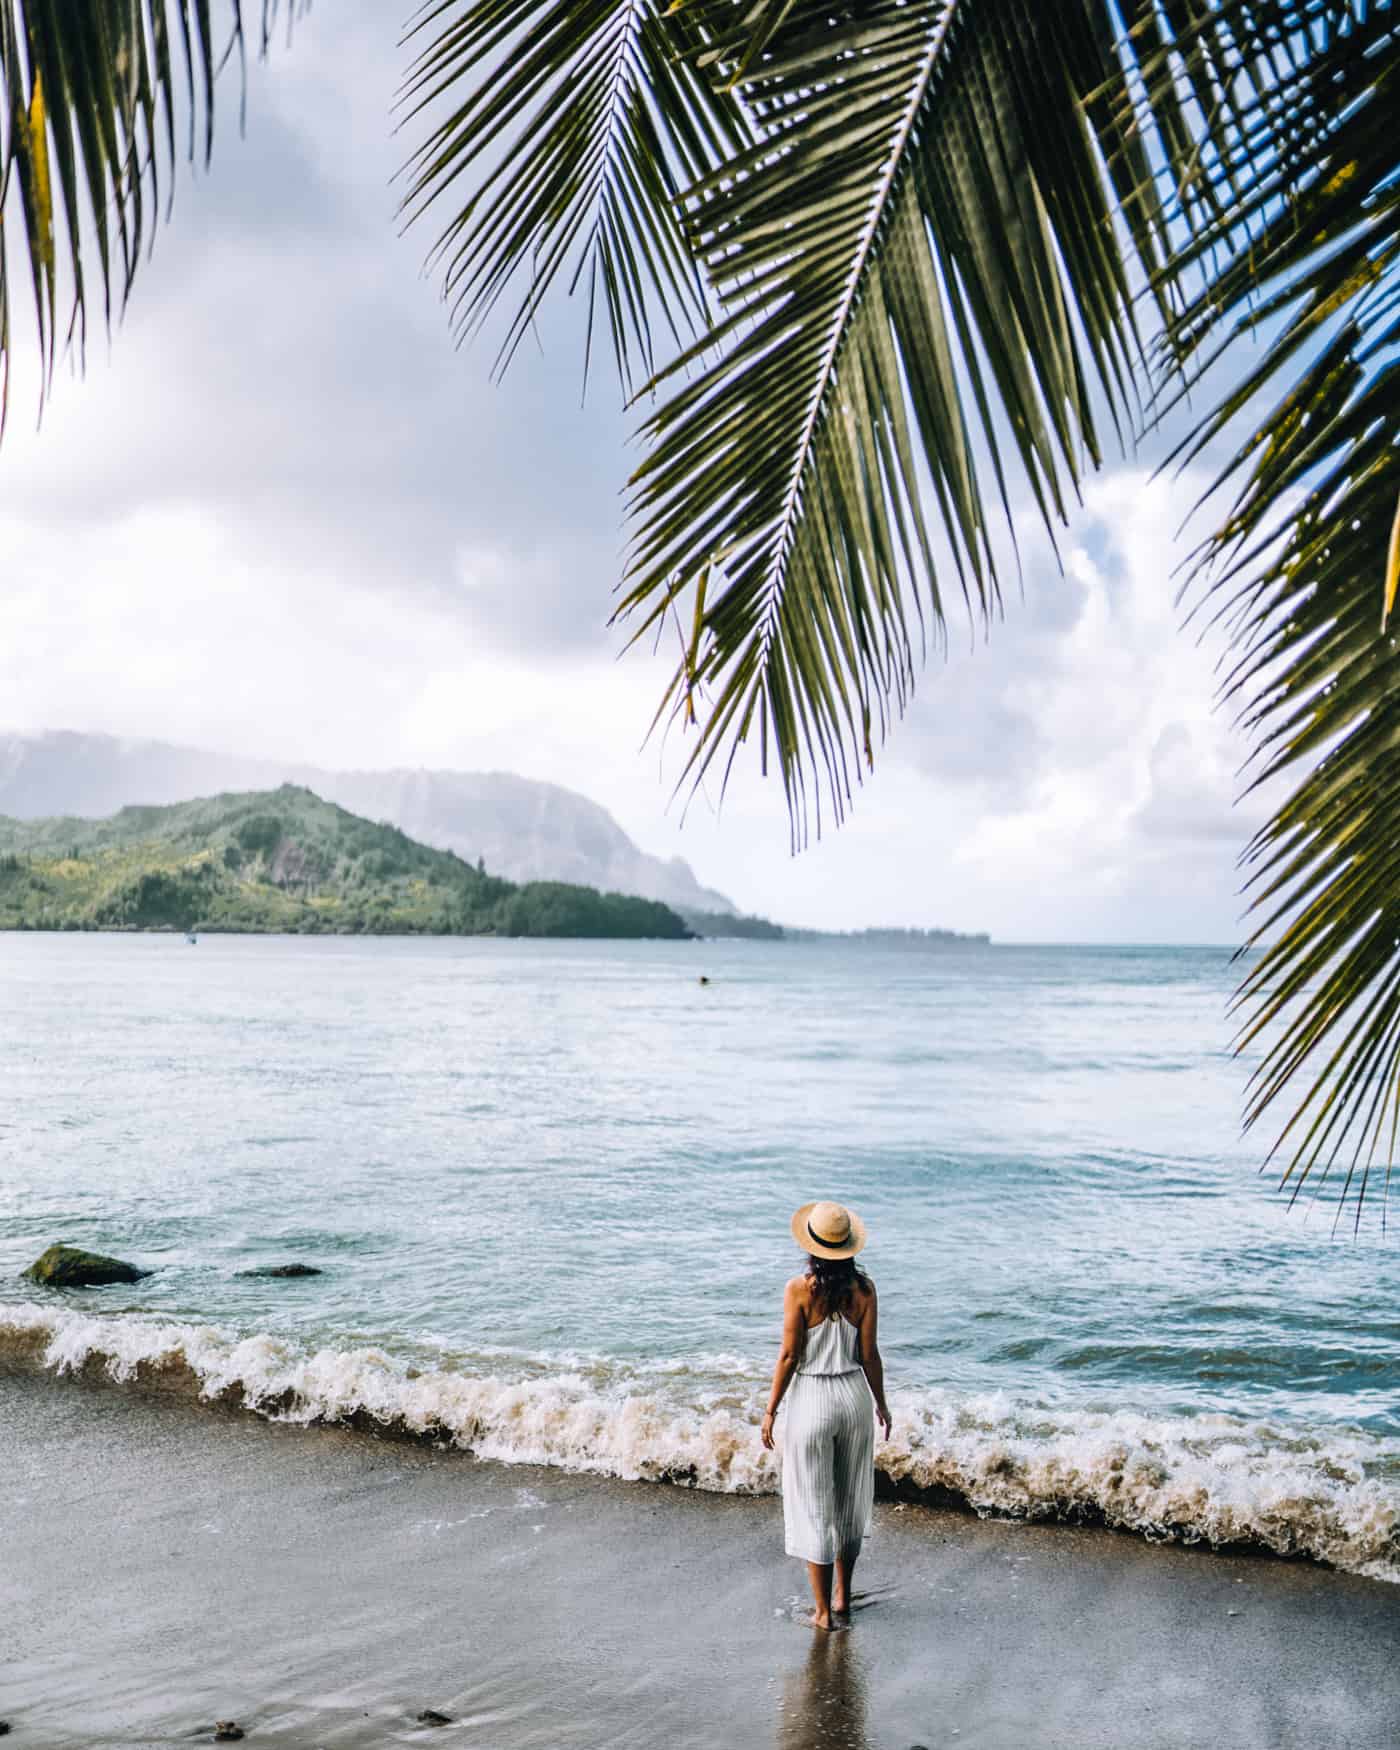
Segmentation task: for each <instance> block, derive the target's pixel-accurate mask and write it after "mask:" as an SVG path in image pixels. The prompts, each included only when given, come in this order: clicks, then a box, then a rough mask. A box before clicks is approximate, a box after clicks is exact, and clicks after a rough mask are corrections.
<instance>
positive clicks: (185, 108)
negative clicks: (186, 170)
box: [0, 0, 277, 410]
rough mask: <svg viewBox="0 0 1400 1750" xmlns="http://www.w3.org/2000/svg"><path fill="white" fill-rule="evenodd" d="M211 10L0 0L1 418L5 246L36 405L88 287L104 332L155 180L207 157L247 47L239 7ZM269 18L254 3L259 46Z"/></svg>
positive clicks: (158, 194)
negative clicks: (36, 372) (19, 292)
mask: <svg viewBox="0 0 1400 1750" xmlns="http://www.w3.org/2000/svg"><path fill="white" fill-rule="evenodd" d="M220 10H221V13H222V17H221V19H220V20H218V21H216V20H215V18H214V17H213V16H212V15H211V8H210V4H209V0H83V3H82V4H75V3H74V0H0V410H2V409H3V406H4V404H5V402H6V401H7V399H8V384H9V361H10V317H11V304H10V297H11V277H12V275H13V274H14V272H15V269H14V267H13V266H12V264H11V261H10V256H9V250H10V249H11V248H12V247H14V246H15V241H16V237H17V238H18V244H19V247H20V248H21V249H22V250H23V252H24V253H25V255H27V258H28V265H29V278H30V280H31V283H32V286H33V293H34V302H35V308H36V312H37V325H38V337H39V352H40V360H41V384H40V387H41V394H42V393H43V391H44V390H46V389H47V387H48V384H49V382H50V381H51V378H52V373H53V366H54V360H55V356H56V352H57V348H58V346H59V343H60V336H61V335H62V336H63V338H64V339H65V340H66V341H70V342H71V341H76V343H77V345H78V347H79V349H80V350H81V347H82V345H83V342H84V339H85V337H86V329H87V314H88V304H89V299H90V296H91V295H92V288H93V282H94V281H95V282H96V285H97V288H98V292H99V295H100V298H101V308H102V312H103V316H104V319H105V320H107V321H110V319H111V314H112V309H113V305H114V303H115V304H118V305H119V304H121V303H122V302H123V301H124V300H125V298H126V296H127V294H128V293H129V291H130V290H131V284H132V281H133V279H134V277H135V274H136V270H137V265H138V263H139V262H140V260H141V256H142V253H143V249H144V248H145V246H146V245H147V244H148V242H149V240H150V235H151V226H152V218H153V215H154V214H156V213H157V212H158V211H159V209H160V206H161V198H162V176H163V175H165V176H169V175H171V173H173V170H174V166H175V164H176V162H177V160H178V159H179V158H180V157H181V156H182V155H184V154H188V155H189V156H190V157H191V158H193V157H194V156H195V155H196V154H197V153H201V152H202V154H203V155H204V156H205V157H206V158H207V156H208V154H209V151H210V149H211V146H212V141H213V117H214V84H215V76H216V73H217V71H218V68H219V67H220V65H221V64H222V63H223V61H224V60H226V59H227V58H228V56H229V54H230V53H231V52H234V51H237V52H239V53H240V54H241V52H242V48H243V42H244V32H243V17H242V8H241V5H240V0H223V4H222V7H221V9H220ZM276 10H277V5H276V0H263V32H264V41H265V40H266V33H267V31H268V30H269V29H270V27H271V24H272V20H273V16H274V14H275V12H276ZM12 181H13V182H17V183H18V194H19V201H18V209H19V219H20V228H19V229H17V231H16V234H15V236H11V235H10V234H9V228H10V225H11V223H12V220H13V217H14V212H15V203H14V202H11V201H7V198H6V197H7V195H8V194H9V190H10V187H11V184H12ZM94 258H95V259H94ZM70 291H71V300H72V301H71V313H70V314H69V315H68V317H67V321H66V325H65V321H64V317H63V314H62V312H61V310H60V303H61V302H62V303H63V304H67V302H68V295H69V293H70Z"/></svg>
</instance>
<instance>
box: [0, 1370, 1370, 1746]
mask: <svg viewBox="0 0 1400 1750" xmlns="http://www.w3.org/2000/svg"><path fill="white" fill-rule="evenodd" d="M0 1527H3V1532H4V1540H5V1544H6V1546H7V1554H8V1555H9V1557H10V1559H9V1560H8V1561H7V1562H5V1563H4V1564H0V1617H3V1620H4V1621H5V1622H6V1623H7V1625H8V1627H9V1630H10V1632H9V1633H8V1634H7V1640H8V1642H9V1643H10V1644H9V1645H8V1646H7V1649H6V1660H5V1672H4V1676H3V1700H0V1716H2V1717H4V1718H6V1719H8V1720H9V1721H10V1722H11V1725H12V1728H13V1742H14V1743H15V1744H16V1746H17V1750H19V1747H23V1750H28V1747H30V1746H40V1747H42V1750H69V1747H70V1746H71V1747H76V1746H78V1745H91V1744H100V1743H109V1742H110V1743H115V1742H117V1741H120V1742H121V1743H122V1744H123V1745H124V1746H133V1745H138V1746H139V1745H147V1744H150V1745H155V1744H163V1745H168V1744H169V1743H170V1742H172V1741H179V1740H183V1741H186V1742H189V1741H199V1739H200V1735H201V1734H200V1732H199V1728H200V1727H202V1726H206V1725H210V1724H211V1723H212V1722H213V1721H214V1720H215V1719H229V1718H232V1719H236V1720H237V1721H238V1722H239V1723H240V1724H241V1725H242V1726H243V1727H244V1729H245V1731H246V1732H247V1734H248V1738H247V1741H248V1742H249V1743H250V1744H254V1743H258V1742H261V1741H267V1742H270V1743H279V1744H284V1745H288V1746H305V1747H307V1750H310V1747H311V1746H314V1745H323V1746H327V1747H332V1746H334V1747H337V1750H338V1747H344V1750H360V1747H361V1746H364V1747H366V1750H367V1747H368V1746H369V1745H371V1744H379V1745H383V1744H387V1743H399V1742H403V1743H419V1742H423V1741H426V1740H428V1739H429V1738H431V1731H430V1729H429V1728H426V1727H423V1726H419V1725H417V1724H416V1723H415V1718H414V1716H415V1715H416V1714H417V1713H418V1712H420V1711H421V1710H423V1709H425V1708H435V1709H437V1710H439V1711H440V1712H442V1713H444V1714H446V1715H448V1716H450V1717H451V1718H452V1720H453V1721H454V1722H455V1723H456V1724H457V1725H459V1726H460V1727H462V1728H464V1729H465V1736H464V1738H462V1739H460V1740H457V1741H465V1742H473V1743H475V1742H481V1743H489V1744H490V1745H492V1746H493V1750H583V1747H585V1746H588V1747H592V1746H598V1747H599V1750H601V1747H602V1746H603V1745H608V1746H635V1747H636V1750H643V1746H651V1745H662V1744H664V1745H666V1746H667V1747H668V1750H686V1747H693V1750H709V1747H711V1746H714V1747H716V1750H718V1747H719V1746H730V1745H733V1746H740V1747H747V1746H749V1745H753V1746H776V1747H777V1750H808V1747H815V1746H818V1745H826V1744H832V1745H835V1744H843V1745H846V1746H849V1747H854V1750H886V1746H890V1747H898V1750H904V1747H905V1746H908V1745H910V1744H914V1743H921V1744H926V1745H929V1746H933V1745H942V1744H958V1745H962V1746H966V1745H979V1746H983V1747H985V1750H1000V1747H1002V1746H1005V1747H1006V1750H1013V1747H1014V1750H1022V1747H1025V1750H1031V1747H1034V1750H1095V1747H1102V1750H1121V1747H1122V1746H1124V1745H1127V1744H1132V1745H1133V1746H1134V1747H1135V1750H1157V1747H1160V1750H1168V1747H1171V1750H1178V1747H1181V1746H1190V1745H1197V1744H1199V1745H1201V1746H1203V1747H1204V1746H1205V1745H1212V1746H1216V1745H1226V1744H1228V1745H1229V1746H1230V1747H1231V1750H1287V1747H1291V1746H1294V1745H1296V1746H1299V1747H1300V1750H1302V1747H1303V1746H1307V1747H1308V1750H1313V1747H1315V1746H1316V1745H1318V1744H1322V1743H1325V1744H1327V1745H1328V1746H1329V1750H1349V1747H1350V1746H1353V1745H1354V1746H1357V1747H1358V1750H1359V1747H1360V1746H1363V1745H1366V1746H1373V1745H1376V1744H1380V1743H1385V1742H1390V1741H1395V1739H1396V1738H1397V1737H1400V1679H1398V1678H1397V1677H1396V1675H1395V1672H1394V1663H1393V1647H1394V1644H1395V1635H1396V1631H1397V1629H1400V1593H1397V1590H1396V1588H1395V1587H1393V1586H1389V1585H1386V1584H1384V1583H1382V1582H1379V1581H1371V1580H1366V1579H1361V1578H1357V1577H1355V1576H1351V1575H1346V1574H1339V1573H1336V1572H1334V1571H1331V1570H1328V1569H1325V1568H1322V1567H1320V1566H1317V1565H1314V1564H1310V1563H1309V1564H1304V1563H1299V1562H1285V1561H1278V1560H1273V1561H1261V1560H1259V1559H1257V1558H1256V1557H1253V1556H1248V1557H1239V1556H1233V1555H1228V1554H1218V1553H1209V1552H1204V1551H1200V1550H1195V1549H1189V1548H1183V1547H1181V1546H1179V1545H1157V1546H1154V1545H1151V1544H1148V1543H1146V1542H1144V1541H1142V1540H1140V1539H1135V1538H1126V1537H1122V1536H1119V1535H1116V1534H1113V1533H1110V1532H1109V1531H1106V1530H1100V1529H1096V1528H1089V1527H1082V1526H1074V1525H1064V1524H1055V1525H1041V1524H1027V1523H1024V1522H1009V1521H985V1520H981V1519H978V1518H976V1517H974V1516H972V1515H970V1514H968V1513H966V1512H952V1511H948V1510H940V1509H932V1508H927V1507H914V1506H904V1505H902V1504H899V1503H895V1504H884V1505H881V1506H879V1507H878V1508H877V1512H876V1532H875V1535H874V1537H873V1538H872V1540H871V1543H870V1545H869V1546H868V1549H867V1553H866V1555H865V1556H864V1557H863V1559H862V1562H861V1566H860V1568H859V1570H858V1573H857V1594H858V1597H859V1598H860V1603H861V1608H860V1609H859V1610H858V1611H857V1613H856V1616H855V1620H854V1623H853V1626H852V1628H851V1629H850V1630H849V1631H848V1632H846V1633H844V1634H840V1635H836V1636H818V1635H816V1634H814V1632H813V1631H812V1630H810V1629H808V1628H805V1627H803V1626H801V1625H800V1623H799V1622H798V1621H796V1620H795V1614H796V1609H797V1601H798V1600H799V1599H800V1595H801V1593H802V1591H803V1590H805V1585H804V1575H803V1571H802V1569H801V1565H800V1564H798V1563H796V1562H792V1561H790V1560H789V1559H788V1558H786V1557H784V1556H783V1554H782V1551H781V1534H780V1516H779V1510H778V1506H777V1502H776V1500H774V1499H773V1498H772V1497H766V1496H753V1495H727V1496H718V1495H713V1494H705V1493H701V1492H699V1491H694V1490H688V1489H683V1488H670V1489H663V1488H657V1487H655V1486H651V1485H648V1484H645V1483H626V1482H620V1481H617V1480H615V1479H612V1478H607V1477H602V1476H593V1475H580V1474H577V1473H570V1472H564V1471H561V1470H556V1469H550V1468H546V1467H539V1466H531V1465H504V1464H498V1463H494V1462H491V1461H488V1460H478V1459H473V1458H471V1457H470V1456H468V1455H466V1454H464V1453H461V1452H457V1451H443V1450H440V1449H437V1448H435V1447H433V1446H431V1445H428V1444H424V1443H422V1442H421V1441H420V1442H417V1443H410V1442H407V1441H402V1440H386V1439H376V1438H367V1437H366V1436H365V1435H364V1434H363V1433H356V1432H353V1431H350V1430H348V1429H344V1428H338V1427H335V1426H317V1427H303V1426H292V1425H287V1424H279V1423H273V1422H268V1421H266V1420H264V1419H262V1418H259V1417H256V1416H249V1415H247V1414H246V1413H244V1412H242V1411H239V1410H233V1409H229V1408H226V1407H221V1406H218V1405H214V1406H210V1405H208V1404H204V1405H198V1404H195V1403H193V1402H190V1401H188V1400H187V1399H185V1398H183V1397H182V1396H181V1395H180V1394H179V1393H178V1392H170V1391H169V1390H165V1391H155V1392H152V1391H151V1390H150V1389H149V1388H147V1387H140V1386H138V1387H135V1388H132V1387H114V1386H113V1385H111V1384H110V1383H109V1382H105V1381H104V1382H94V1381H92V1380H89V1379H83V1378H68V1379H64V1380H55V1379H53V1378H52V1377H45V1376H38V1377H36V1376H34V1375H33V1374H31V1373H29V1372H28V1371H26V1370H21V1369H16V1368H9V1369H4V1368H0ZM205 1735H206V1736H207V1734H205ZM447 1741H448V1742H451V1741H453V1740H451V1739H448V1740H447Z"/></svg>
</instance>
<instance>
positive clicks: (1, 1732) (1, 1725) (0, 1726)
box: [0, 1720, 10, 1738]
mask: <svg viewBox="0 0 1400 1750" xmlns="http://www.w3.org/2000/svg"><path fill="white" fill-rule="evenodd" d="M9 1729H10V1722H9V1721H8V1720H0V1738H3V1737H4V1736H5V1734H6V1732H8V1731H9Z"/></svg>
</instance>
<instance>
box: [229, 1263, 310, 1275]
mask: <svg viewBox="0 0 1400 1750" xmlns="http://www.w3.org/2000/svg"><path fill="white" fill-rule="evenodd" d="M238 1274H239V1275H240V1276H319V1275H320V1274H321V1271H320V1270H319V1269H318V1268H317V1267H316V1265H315V1264H264V1265H263V1266H262V1268H261V1269H258V1270H240V1271H239V1272H238Z"/></svg>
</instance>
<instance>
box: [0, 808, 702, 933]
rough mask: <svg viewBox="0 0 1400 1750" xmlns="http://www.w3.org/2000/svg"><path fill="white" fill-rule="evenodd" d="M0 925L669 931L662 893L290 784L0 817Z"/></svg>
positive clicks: (679, 929)
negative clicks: (513, 876) (497, 865)
mask: <svg viewBox="0 0 1400 1750" xmlns="http://www.w3.org/2000/svg"><path fill="white" fill-rule="evenodd" d="M0 929H4V930H182V931H186V932H211V931H230V932H234V931H248V932H255V933H265V932H292V933H296V934H301V935H440V936H548V937H570V936H573V937H603V938H639V937H649V938H658V937H659V938H662V939H665V940H673V941H676V940H679V941H684V940H687V939H688V938H690V937H691V936H692V934H693V933H694V932H692V931H691V930H690V929H689V928H688V926H687V925H686V923H685V921H684V920H683V919H682V918H681V917H680V915H679V914H678V913H677V912H675V911H673V910H672V909H671V907H670V906H668V905H663V904H662V903H661V902H660V901H658V900H651V899H639V898H636V897H634V896H633V895H630V894H622V893H600V892H599V891H598V890H597V889H596V888H593V887H584V886H575V885H573V884H571V883H568V882H563V881H528V882H523V883H516V882H511V881H504V880H502V879H501V878H500V877H499V876H495V875H491V874H489V873H488V872H487V870H486V868H485V865H484V864H483V863H482V862H481V861H480V860H478V861H477V862H476V863H471V862H468V861H467V860H466V859H465V858H463V857H459V856H458V855H457V854H456V853H455V852H453V851H441V850H434V849H433V848H432V847H431V846H429V845H424V844H419V843H418V842H417V840H415V839H411V838H409V836H408V835H407V834H406V833H403V832H401V831H400V830H399V829H398V828H397V827H394V826H388V825H385V824H383V823H379V822H375V821H372V820H365V819H363V818H362V817H361V816H359V815H356V814H351V813H350V812H349V811H348V810H347V809H344V808H338V807H337V806H336V805H335V804H334V803H332V802H326V801H324V800H323V799H322V798H321V797H319V796H317V795H315V794H314V793H313V792H312V791H310V790H307V789H305V788H303V787H301V786H299V785H294V784H284V785H282V786H281V787H280V788H279V789H276V790H262V791H250V792H246V793H243V794H236V795H224V796H213V797H208V798H204V799H202V800H199V801H194V802H178V803H175V804H172V805H171V806H168V807H160V808H157V807H138V808H123V809H121V810H120V811H119V812H118V813H116V814H114V815H111V816H110V817H109V818H107V819H105V820H86V819H79V818H76V817H74V816H64V817H61V818H57V819H48V820H12V819H7V818H5V817H0Z"/></svg>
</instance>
